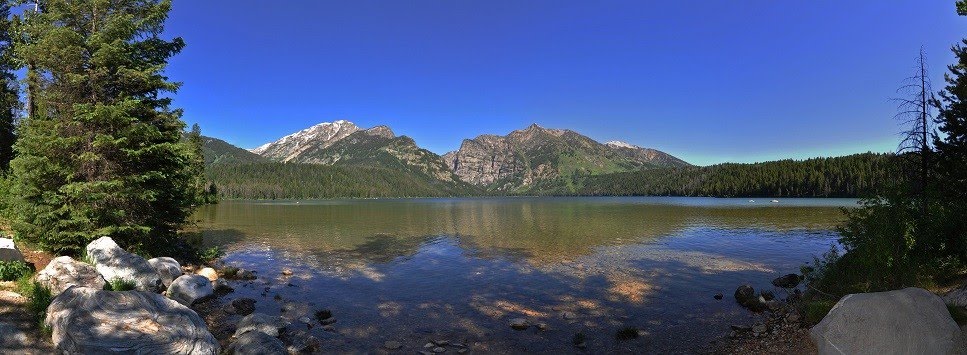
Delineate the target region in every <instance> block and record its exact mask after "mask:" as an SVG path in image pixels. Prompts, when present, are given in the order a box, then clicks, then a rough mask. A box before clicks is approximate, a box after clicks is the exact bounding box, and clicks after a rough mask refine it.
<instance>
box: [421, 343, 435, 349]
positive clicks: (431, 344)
mask: <svg viewBox="0 0 967 355" xmlns="http://www.w3.org/2000/svg"><path fill="white" fill-rule="evenodd" d="M434 347H436V345H433V342H429V343H426V344H423V348H424V349H433V348H434Z"/></svg>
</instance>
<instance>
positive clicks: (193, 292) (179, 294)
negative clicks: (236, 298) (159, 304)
mask: <svg viewBox="0 0 967 355" xmlns="http://www.w3.org/2000/svg"><path fill="white" fill-rule="evenodd" d="M214 295H215V288H214V287H212V282H211V281H209V280H208V278H206V277H204V276H201V275H182V276H179V277H178V278H177V279H175V281H172V282H171V286H169V287H168V297H169V298H171V299H173V300H175V301H178V303H181V304H183V305H186V306H191V305H193V304H195V303H197V302H199V301H203V300H206V299H208V298H211V297H213V296H214Z"/></svg>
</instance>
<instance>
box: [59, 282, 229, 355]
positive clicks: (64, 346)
mask: <svg viewBox="0 0 967 355" xmlns="http://www.w3.org/2000/svg"><path fill="white" fill-rule="evenodd" d="M45 323H46V325H47V326H49V327H50V328H51V330H52V332H53V335H52V341H53V343H54V346H56V347H57V349H58V350H59V351H60V352H61V353H65V354H104V353H131V354H217V353H218V352H219V345H218V341H216V340H215V337H214V336H212V334H211V333H210V332H209V331H208V328H207V327H206V326H205V321H204V320H202V319H201V317H199V316H198V314H197V313H195V311H192V310H191V309H188V307H185V306H183V305H181V304H180V303H178V302H175V301H172V300H170V299H167V298H165V297H163V296H161V295H159V294H156V293H149V292H140V291H123V292H113V291H104V290H97V289H93V288H89V287H77V286H74V287H71V288H69V289H67V290H65V291H64V292H62V293H61V294H60V295H59V296H57V297H56V298H54V300H53V301H52V302H51V304H50V306H49V307H47V319H46V321H45Z"/></svg>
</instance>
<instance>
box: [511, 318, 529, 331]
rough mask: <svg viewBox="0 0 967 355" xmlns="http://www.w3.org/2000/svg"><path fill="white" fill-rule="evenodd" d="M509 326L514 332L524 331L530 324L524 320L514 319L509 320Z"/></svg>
mask: <svg viewBox="0 0 967 355" xmlns="http://www.w3.org/2000/svg"><path fill="white" fill-rule="evenodd" d="M509 324H510V327H511V328H514V329H516V330H524V329H527V327H529V326H530V324H529V323H528V322H527V320H526V319H524V318H514V319H511V320H510V322H509Z"/></svg>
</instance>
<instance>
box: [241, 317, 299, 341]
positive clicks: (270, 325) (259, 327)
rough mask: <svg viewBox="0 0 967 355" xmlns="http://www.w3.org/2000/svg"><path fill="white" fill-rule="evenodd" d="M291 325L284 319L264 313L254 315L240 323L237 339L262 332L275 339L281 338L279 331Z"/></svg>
mask: <svg viewBox="0 0 967 355" xmlns="http://www.w3.org/2000/svg"><path fill="white" fill-rule="evenodd" d="M288 325H289V322H286V321H285V319H282V317H274V316H270V315H267V314H264V313H252V314H249V315H247V316H245V318H242V320H241V321H239V322H238V328H237V329H236V330H235V335H234V336H235V337H239V336H241V335H242V334H245V333H248V332H262V333H265V334H268V335H271V336H273V337H277V336H279V331H280V330H282V329H285V327H286V326H288Z"/></svg>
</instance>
